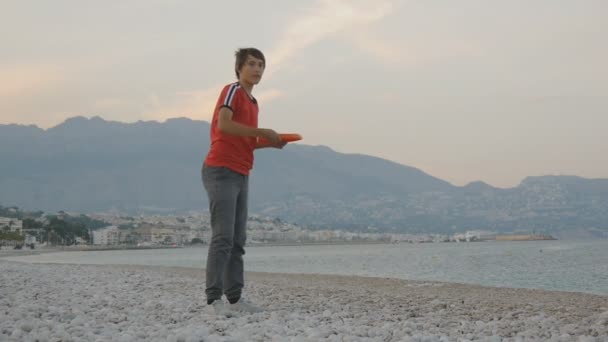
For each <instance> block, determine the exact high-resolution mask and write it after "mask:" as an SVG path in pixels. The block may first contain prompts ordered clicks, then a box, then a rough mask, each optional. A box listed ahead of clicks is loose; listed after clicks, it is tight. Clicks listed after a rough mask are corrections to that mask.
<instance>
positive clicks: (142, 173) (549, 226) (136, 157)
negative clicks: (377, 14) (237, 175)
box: [0, 117, 608, 237]
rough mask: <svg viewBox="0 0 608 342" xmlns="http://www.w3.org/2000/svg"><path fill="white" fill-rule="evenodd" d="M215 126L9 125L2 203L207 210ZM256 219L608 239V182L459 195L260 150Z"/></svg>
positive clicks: (399, 168)
mask: <svg viewBox="0 0 608 342" xmlns="http://www.w3.org/2000/svg"><path fill="white" fill-rule="evenodd" d="M208 149H209V123H208V122H205V121H196V120H191V119H186V118H175V119H169V120H167V121H165V122H162V123H159V122H155V121H139V122H136V123H121V122H114V121H106V120H104V119H102V118H100V117H93V118H90V119H87V118H84V117H74V118H70V119H68V120H66V121H65V122H63V123H61V124H59V125H58V126H55V127H52V128H49V129H46V130H44V129H41V128H39V127H36V126H24V125H0V204H2V205H4V206H7V205H16V206H19V207H21V208H25V209H32V210H46V211H58V210H71V211H80V212H83V213H86V212H94V211H108V210H116V211H119V212H128V213H138V212H154V213H179V212H186V211H191V210H200V211H205V210H206V208H207V199H206V194H205V192H204V190H203V187H202V182H201V176H200V170H201V165H202V161H203V159H204V157H205V155H206V153H207V151H208ZM250 196H251V197H250V210H251V212H252V213H253V212H255V213H258V214H262V215H267V216H272V217H279V218H281V219H283V220H287V221H291V222H296V223H299V224H305V225H308V226H311V227H318V228H340V229H347V230H357V231H366V230H367V231H395V232H408V233H421V232H428V233H430V232H434V233H452V232H460V231H465V230H472V229H483V230H493V231H498V232H515V231H522V232H537V233H551V234H556V235H559V236H567V235H569V234H579V236H580V234H584V235H585V236H593V237H608V179H585V178H582V177H577V176H535V177H527V178H525V179H524V180H523V181H522V182H521V183H520V184H519V185H518V186H516V187H513V188H509V189H501V188H495V187H493V186H491V185H489V184H486V183H483V182H473V183H470V184H468V185H466V186H454V185H452V184H450V183H448V182H446V181H444V180H441V179H439V178H436V177H433V176H431V175H429V174H427V173H425V172H424V171H422V170H420V169H417V168H415V167H411V166H406V165H401V164H398V163H395V162H392V161H389V160H386V159H382V158H377V157H373V156H369V155H363V154H344V153H339V152H336V151H334V150H332V149H331V148H329V147H327V146H310V145H305V144H300V143H298V144H289V145H288V146H286V147H285V148H284V150H282V151H279V150H274V149H264V150H259V151H256V157H255V168H254V171H253V172H252V174H251V190H250Z"/></svg>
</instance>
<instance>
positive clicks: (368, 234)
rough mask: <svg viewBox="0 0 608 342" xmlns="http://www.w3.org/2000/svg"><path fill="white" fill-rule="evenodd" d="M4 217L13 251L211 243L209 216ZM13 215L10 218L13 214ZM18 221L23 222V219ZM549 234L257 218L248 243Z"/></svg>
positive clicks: (1, 222) (0, 220) (1, 226)
mask: <svg viewBox="0 0 608 342" xmlns="http://www.w3.org/2000/svg"><path fill="white" fill-rule="evenodd" d="M11 210H12V211H11ZM4 212H5V215H6V214H8V216H14V217H0V232H1V233H2V234H3V235H2V238H0V240H1V242H2V245H4V246H9V247H19V246H29V247H30V248H35V246H36V245H42V246H46V245H67V246H72V245H80V246H83V245H90V246H115V247H118V246H124V247H163V246H164V247H181V246H187V245H195V244H207V243H208V242H209V240H210V238H211V227H210V222H209V215H208V214H206V213H188V214H186V215H133V216H130V215H124V214H119V213H97V214H87V215H84V214H80V213H68V212H64V211H61V212H58V213H52V214H51V213H38V214H37V215H34V216H37V217H35V218H31V217H29V218H24V216H28V215H23V214H19V215H17V213H21V212H20V211H19V210H18V209H17V208H12V209H10V208H9V210H7V209H5V210H4ZM11 212H12V213H13V215H11V214H10V213H11ZM19 217H22V219H20V218H19ZM552 239H554V238H553V237H552V236H549V235H540V234H518V235H517V234H511V235H504V234H503V235H499V234H497V233H496V232H492V231H488V230H480V229H471V230H468V231H465V232H458V233H454V234H452V235H445V234H400V233H395V232H386V231H378V230H377V229H374V228H373V227H370V228H369V229H368V230H367V231H365V232H361V231H358V232H356V231H344V230H334V229H314V228H311V227H305V226H300V225H298V224H295V223H290V222H284V221H282V220H281V219H279V218H269V217H263V216H258V215H252V216H250V217H249V220H248V243H249V244H250V245H255V244H322V243H438V242H475V241H490V240H501V241H521V240H552Z"/></svg>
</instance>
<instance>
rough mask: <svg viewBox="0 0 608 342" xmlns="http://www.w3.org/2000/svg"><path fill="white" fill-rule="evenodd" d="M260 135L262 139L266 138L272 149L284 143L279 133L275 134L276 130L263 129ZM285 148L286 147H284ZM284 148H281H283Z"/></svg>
mask: <svg viewBox="0 0 608 342" xmlns="http://www.w3.org/2000/svg"><path fill="white" fill-rule="evenodd" d="M260 135H261V136H262V137H264V138H266V140H268V141H269V142H270V145H271V146H272V147H277V146H279V145H280V144H281V143H283V142H282V141H281V137H280V136H279V134H278V133H277V132H275V131H274V130H272V129H270V128H262V129H260ZM283 146H285V145H283ZM283 146H281V148H282V147H283Z"/></svg>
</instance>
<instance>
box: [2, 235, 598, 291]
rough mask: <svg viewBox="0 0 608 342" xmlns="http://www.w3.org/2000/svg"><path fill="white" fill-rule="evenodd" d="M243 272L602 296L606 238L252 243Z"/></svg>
mask: <svg viewBox="0 0 608 342" xmlns="http://www.w3.org/2000/svg"><path fill="white" fill-rule="evenodd" d="M206 258H207V248H206V247H192V248H178V249H149V250H119V251H90V252H58V253H48V254H41V255H30V256H19V257H10V258H7V259H11V260H16V261H26V262H35V263H78V264H135V265H161V266H182V267H194V268H204V267H205V261H206ZM245 269H246V271H259V272H275V273H316V274H341V275H358V276H370V277H383V278H399V279H412V280H436V281H447V282H457V283H469V284H480V285H488V286H496V287H515V288H538V289H547V290H560V291H575V292H587V293H595V294H602V295H608V241H607V240H603V241H526V242H474V243H428V244H379V245H322V246H276V247H271V246H256V247H248V248H246V255H245Z"/></svg>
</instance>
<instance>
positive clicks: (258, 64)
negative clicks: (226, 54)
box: [239, 55, 265, 84]
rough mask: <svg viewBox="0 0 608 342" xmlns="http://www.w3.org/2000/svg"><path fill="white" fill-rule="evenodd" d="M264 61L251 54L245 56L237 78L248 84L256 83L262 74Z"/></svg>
mask: <svg viewBox="0 0 608 342" xmlns="http://www.w3.org/2000/svg"><path fill="white" fill-rule="evenodd" d="M264 67H265V66H264V61H263V60H261V59H258V58H255V57H253V56H251V55H248V56H247V59H246V60H245V63H244V64H243V66H242V67H241V70H239V74H240V76H239V80H240V81H244V82H247V83H249V84H258V83H260V80H261V79H262V75H263V74H264Z"/></svg>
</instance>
